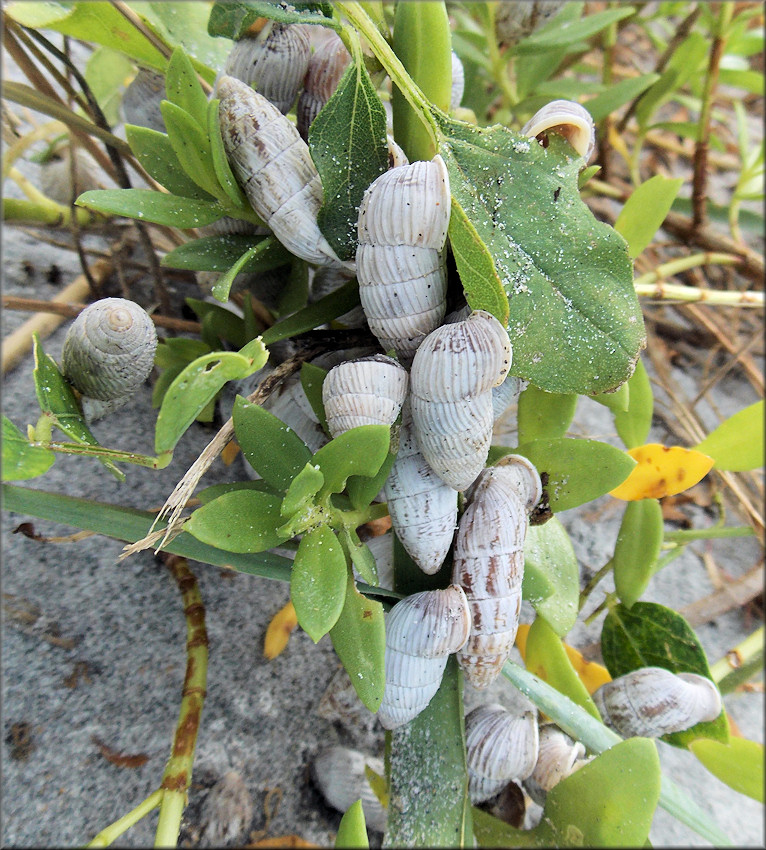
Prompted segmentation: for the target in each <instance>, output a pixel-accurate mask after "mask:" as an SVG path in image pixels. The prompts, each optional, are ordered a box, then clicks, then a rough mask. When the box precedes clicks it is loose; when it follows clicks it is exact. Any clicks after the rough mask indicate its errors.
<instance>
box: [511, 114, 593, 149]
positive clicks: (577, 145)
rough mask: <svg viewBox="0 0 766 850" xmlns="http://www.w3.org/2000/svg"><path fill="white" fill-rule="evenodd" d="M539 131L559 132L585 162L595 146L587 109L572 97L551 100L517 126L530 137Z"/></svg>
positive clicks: (523, 134) (524, 134) (591, 122)
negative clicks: (520, 126) (521, 124)
mask: <svg viewBox="0 0 766 850" xmlns="http://www.w3.org/2000/svg"><path fill="white" fill-rule="evenodd" d="M543 133H557V134H558V135H559V136H563V137H564V138H565V139H566V140H567V141H568V142H569V144H570V145H572V147H573V148H574V149H575V150H576V151H577V153H578V154H580V156H581V157H582V158H583V159H584V160H585V161H586V162H587V161H588V160H589V159H590V155H591V154H592V153H593V149H594V148H595V147H596V130H595V128H594V126H593V119H592V118H591V116H590V112H588V110H587V109H585V107H583V106H580V104H579V103H576V102H575V101H573V100H554V101H551V103H548V104H546V105H545V106H543V107H542V109H539V110H538V111H537V112H535V114H534V115H533V116H532V117H531V118H530V119H529V121H527V123H526V124H525V125H524V126H523V127H522V128H521V135H522V136H528V137H529V138H530V139H531V138H534V137H536V136H540V135H541V134H543Z"/></svg>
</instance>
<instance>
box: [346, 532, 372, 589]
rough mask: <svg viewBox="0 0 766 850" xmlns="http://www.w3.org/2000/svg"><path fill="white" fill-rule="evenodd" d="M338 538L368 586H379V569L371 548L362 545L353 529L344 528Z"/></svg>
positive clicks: (364, 544)
mask: <svg viewBox="0 0 766 850" xmlns="http://www.w3.org/2000/svg"><path fill="white" fill-rule="evenodd" d="M338 536H339V537H340V541H341V543H342V544H343V547H344V549H345V551H346V553H347V554H348V556H349V558H350V559H351V563H352V564H353V565H354V569H355V570H356V571H357V573H358V574H359V575H360V577H361V578H362V579H363V580H364V581H366V582H367V584H370V585H373V586H376V585H377V584H378V567H377V564H376V563H375V556H374V555H373V554H372V552H371V551H370V547H369V546H368V545H367V544H366V543H362V541H361V540H360V539H359V535H358V534H357V533H356V531H355V530H354V529H353V528H350V529H349V528H347V527H346V526H343V527H342V528H341V529H340V531H339V532H338Z"/></svg>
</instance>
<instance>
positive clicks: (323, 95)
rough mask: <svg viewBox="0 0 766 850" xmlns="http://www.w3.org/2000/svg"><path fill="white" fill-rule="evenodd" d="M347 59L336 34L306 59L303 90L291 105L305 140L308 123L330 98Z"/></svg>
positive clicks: (343, 45) (347, 61) (349, 57)
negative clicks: (306, 66)
mask: <svg viewBox="0 0 766 850" xmlns="http://www.w3.org/2000/svg"><path fill="white" fill-rule="evenodd" d="M350 62H351V56H350V55H349V52H348V50H347V49H346V45H345V44H343V42H342V41H341V39H340V36H339V35H337V33H333V34H332V36H331V37H330V38H327V39H326V40H325V41H324V42H323V43H322V44H321V45H320V46H319V47H317V49H316V52H315V53H314V54H313V55H312V56H311V58H310V59H309V61H308V70H307V71H306V76H305V77H304V78H303V91H302V92H301V94H300V97H299V98H298V105H297V106H296V108H295V115H296V118H297V124H298V132H299V133H300V134H301V136H302V137H303V138H304V139H306V141H308V137H309V127H310V126H311V123H312V122H313V120H314V119H315V118H316V117H317V115H319V112H320V111H321V109H322V107H323V106H324V105H325V104H326V103H327V101H328V100H329V99H330V98H331V97H332V95H333V92H334V91H335V89H336V88H337V87H338V83H339V82H340V78H341V77H342V76H343V72H344V71H345V70H346V68H347V67H348V65H349V63H350Z"/></svg>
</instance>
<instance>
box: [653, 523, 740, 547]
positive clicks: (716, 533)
mask: <svg viewBox="0 0 766 850" xmlns="http://www.w3.org/2000/svg"><path fill="white" fill-rule="evenodd" d="M754 534H755V531H753V529H752V528H751V527H750V526H749V525H737V526H727V527H726V528H720V527H718V526H716V527H714V528H689V529H685V530H683V531H669V532H667V534H666V535H665V540H666V541H668V542H672V543H689V542H691V541H692V540H717V539H718V538H721V537H752V536H753V535H754Z"/></svg>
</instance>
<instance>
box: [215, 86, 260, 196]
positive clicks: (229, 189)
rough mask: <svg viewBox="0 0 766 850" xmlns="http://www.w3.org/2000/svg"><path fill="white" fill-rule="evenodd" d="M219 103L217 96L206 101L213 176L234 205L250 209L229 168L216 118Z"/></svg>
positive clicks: (219, 123)
mask: <svg viewBox="0 0 766 850" xmlns="http://www.w3.org/2000/svg"><path fill="white" fill-rule="evenodd" d="M206 103H207V101H206ZM219 104H220V101H219V100H218V98H213V99H212V100H211V101H210V103H207V135H208V139H209V140H210V150H211V153H212V156H213V168H214V169H215V176H216V179H217V180H218V182H219V184H220V185H221V186H222V187H223V190H224V191H225V192H226V194H227V195H228V196H229V200H230V201H231V202H232V203H233V204H234V206H236V207H241V208H242V209H246V210H250V209H251V207H250V204H249V202H248V200H247V198H246V197H245V194H244V192H243V191H242V189H241V188H240V186H239V183H237V178H236V177H235V176H234V173H233V172H232V170H231V166H230V165H229V159H228V157H227V156H226V150H225V148H224V146H223V137H222V136H221V122H220V121H219V119H218V105H219Z"/></svg>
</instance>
